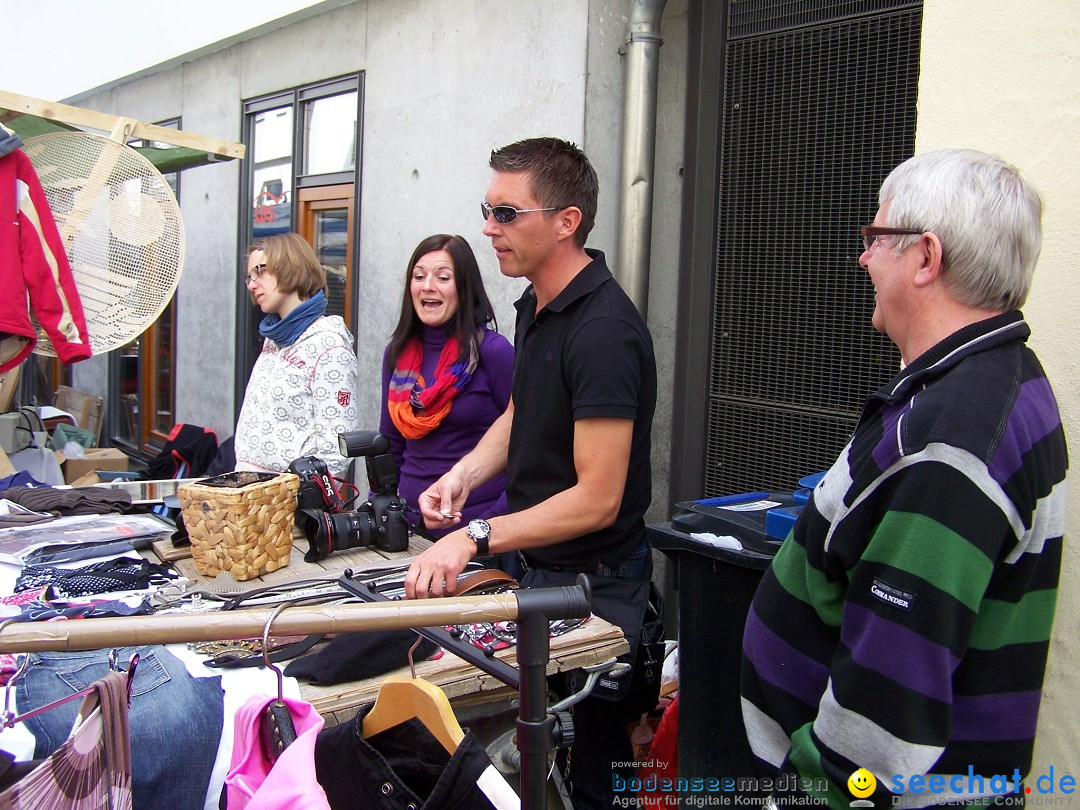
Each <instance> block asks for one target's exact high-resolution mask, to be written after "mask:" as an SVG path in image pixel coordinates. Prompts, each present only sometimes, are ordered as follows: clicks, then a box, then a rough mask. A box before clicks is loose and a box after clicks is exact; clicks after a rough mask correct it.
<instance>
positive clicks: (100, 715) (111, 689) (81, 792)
mask: <svg viewBox="0 0 1080 810" xmlns="http://www.w3.org/2000/svg"><path fill="white" fill-rule="evenodd" d="M127 685H128V682H127V675H126V674H124V673H122V672H110V673H109V674H108V675H106V676H105V677H104V678H102V679H101V680H99V681H96V682H95V683H94V684H93V686H94V691H93V692H92V693H90V694H89V695H87V696H86V697H85V698H84V699H83V703H82V707H81V708H80V709H79V714H78V718H77V720H76V723H75V725H74V730H73V731H72V732H71V734H70V735H69V737H68V738H67V740H65V741H64V742H63V744H61V745H60V747H59V748H57V749H56V751H55V752H54V753H52V754H50V755H49V757H48V758H47V759H46V760H45V761H44V762H43V763H42V764H41V765H39V766H38V767H37V768H35V769H34V770H33V771H31V772H30V773H29V774H28V775H26V776H24V777H23V778H22V779H20V780H19V781H18V782H16V783H15V784H14V785H12V786H11V787H9V788H8V789H7V790H5V791H4V792H3V793H0V810H18V808H34V810H69V808H81V807H95V808H106V810H131V808H132V806H133V805H132V802H133V798H132V790H131V744H130V737H129V720H128V703H127V699H128V691H127Z"/></svg>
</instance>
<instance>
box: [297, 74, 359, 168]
mask: <svg viewBox="0 0 1080 810" xmlns="http://www.w3.org/2000/svg"><path fill="white" fill-rule="evenodd" d="M304 116H305V118H304V171H303V173H304V174H329V173H330V172H351V171H352V170H353V169H355V168H356V91H355V90H354V91H353V92H351V93H342V94H341V95H340V96H329V97H327V98H320V99H318V100H317V101H312V102H310V103H308V104H307V105H305V107H304Z"/></svg>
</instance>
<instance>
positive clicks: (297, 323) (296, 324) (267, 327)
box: [259, 290, 326, 346]
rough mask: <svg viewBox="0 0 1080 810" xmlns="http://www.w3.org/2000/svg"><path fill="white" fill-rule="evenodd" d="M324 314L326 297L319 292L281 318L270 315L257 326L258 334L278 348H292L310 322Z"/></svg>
mask: <svg viewBox="0 0 1080 810" xmlns="http://www.w3.org/2000/svg"><path fill="white" fill-rule="evenodd" d="M324 312H326V296H325V295H323V291H322V290H319V291H318V292H317V293H315V295H313V296H311V298H309V299H308V300H307V301H301V302H300V306H298V307H297V308H296V309H294V310H293V311H292V312H290V313H289V314H288V315H286V316H285V317H284V318H282V317H281V316H280V315H277V314H274V313H271V314H270V315H267V316H266V317H265V318H263V319H262V322H261V323H260V324H259V334H260V335H262V336H263V337H264V338H270V340H272V341H274V343H276V344H277V345H278V346H292V345H293V344H294V343H296V340H297V338H299V337H300V335H302V334H304V330H305V329H307V328H308V327H309V326H311V323H312V321H314V320H315V319H316V318H318V317H319V316H320V315H322V314H323V313H324Z"/></svg>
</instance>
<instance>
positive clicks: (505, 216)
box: [480, 202, 562, 225]
mask: <svg viewBox="0 0 1080 810" xmlns="http://www.w3.org/2000/svg"><path fill="white" fill-rule="evenodd" d="M561 210H562V209H561V208H514V207H513V206H511V205H488V204H487V203H486V202H482V203H480V213H481V214H482V215H483V217H484V222H487V220H488V217H490V216H491V215H492V214H494V215H495V221H496V222H498V223H499V224H500V225H509V224H510V223H511V222H513V221H514V220H515V219H517V218H518V214H531V213H533V212H534V211H561Z"/></svg>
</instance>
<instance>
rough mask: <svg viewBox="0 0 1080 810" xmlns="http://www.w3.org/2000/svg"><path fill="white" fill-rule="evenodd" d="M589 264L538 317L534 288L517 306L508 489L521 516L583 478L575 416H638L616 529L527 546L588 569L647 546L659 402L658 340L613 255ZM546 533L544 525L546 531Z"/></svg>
mask: <svg viewBox="0 0 1080 810" xmlns="http://www.w3.org/2000/svg"><path fill="white" fill-rule="evenodd" d="M587 252H588V254H589V256H590V257H592V262H590V263H589V264H588V265H587V266H586V267H585V268H584V269H583V270H582V271H581V272H580V273H578V274H577V275H576V276H575V277H574V278H573V280H572V281H571V282H570V283H569V284H568V285H567V286H566V288H565V289H564V290H563V291H562V292H561V293H559V295H558V296H557V297H556V298H555V300H553V301H552V302H551V303H549V304H548V305H547V306H546V307H544V309H543V310H541V311H540V313H539V314H537V312H536V293H535V291H534V289H533V287H532V286H531V285H530V286H529V288H528V289H526V290H525V292H524V293H523V294H522V296H521V298H519V299H518V300H517V302H516V303H515V304H514V306H515V307H517V311H518V314H517V331H516V334H515V340H514V342H515V348H516V350H517V354H516V357H515V359H514V385H513V392H514V424H513V429H512V430H511V433H510V447H509V454H508V457H507V484H506V495H507V501H508V503H509V506H510V510H511V511H513V512H518V511H521V510H523V509H527V508H529V507H531V506H535V505H536V504H538V503H540V502H541V501H545V500H547V499H548V498H550V497H551V496H552V495H554V494H556V493H558V492H562V491H563V490H565V489H569V488H570V487H572V486H574V485H575V484H576V483H577V472H576V470H575V468H574V422H575V421H576V420H578V419H590V418H612V417H613V418H619V419H633V420H634V434H633V440H632V444H631V447H630V466H629V470H628V472H627V476H626V487H625V490H624V492H623V500H622V505H621V507H620V508H619V515H618V517H617V518H616V520H615V523H613V524H612V525H611V526H609V527H608V528H606V529H602V530H600V531H598V532H593V533H591V534H587V535H585V536H583V537H579V538H576V539H574V540H568V541H566V542H564V543H558V544H556V545H553V546H545V547H543V548H534V549H530V550H529V551H528V552H526V556H527V559H528V560H529V561H530V563H532V564H534V565H537V566H540V567H549V566H558V567H560V568H566V569H580V570H582V571H588V570H592V569H594V568H595V565H596V563H598V562H601V561H602V562H604V563H606V564H607V565H618V564H619V563H620V562H621V561H622V560H623V558H624V557H625V556H626V555H628V554H629V553H630V552H632V551H634V550H635V549H637V548H639V547H640V546H641V544H642V543H643V542H644V535H645V522H644V515H645V510H646V509H648V507H649V502H650V501H651V500H652V469H651V466H650V459H649V452H650V442H651V433H652V419H653V411H654V410H655V408H656V360H655V358H654V356H653V346H652V337H651V336H650V334H649V330H648V327H646V325H645V321H644V320H643V319H642V317H641V314H640V313H639V312H638V311H637V308H636V307H635V306H634V304H633V302H632V301H631V300H630V298H629V297H628V296H627V295H626V293H625V292H624V291H623V289H622V287H620V286H619V284H618V282H616V281H615V278H614V277H613V276H612V275H611V271H609V270H608V268H607V264H606V262H605V261H604V254H603V253H601V252H600V251H596V250H588V251H587ZM537 528H538V530H541V531H542V527H537Z"/></svg>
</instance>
